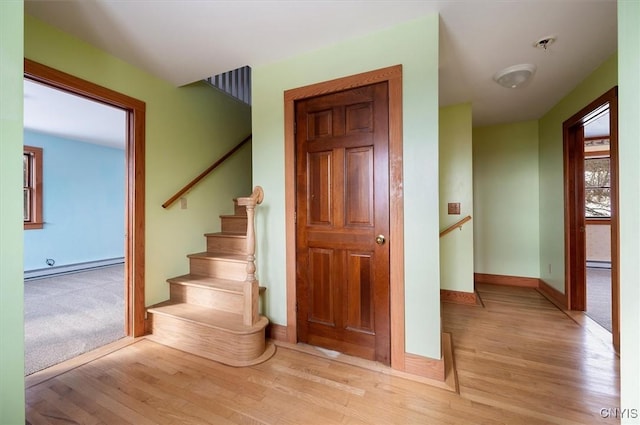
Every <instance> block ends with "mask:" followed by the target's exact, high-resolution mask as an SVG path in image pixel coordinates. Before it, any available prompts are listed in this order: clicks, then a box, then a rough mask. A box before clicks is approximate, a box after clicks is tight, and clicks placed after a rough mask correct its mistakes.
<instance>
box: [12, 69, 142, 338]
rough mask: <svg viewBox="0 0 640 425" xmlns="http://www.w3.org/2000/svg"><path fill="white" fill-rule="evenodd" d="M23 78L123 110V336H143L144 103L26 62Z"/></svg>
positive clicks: (55, 70)
mask: <svg viewBox="0 0 640 425" xmlns="http://www.w3.org/2000/svg"><path fill="white" fill-rule="evenodd" d="M24 76H25V78H28V79H30V80H33V81H37V82H39V83H42V84H45V85H47V86H50V87H53V88H56V89H59V90H63V91H66V92H68V93H72V94H76V95H78V96H82V97H85V98H87V99H90V100H94V101H96V102H100V103H104V104H107V105H110V106H114V107H116V108H119V109H123V110H124V111H125V112H126V114H127V138H126V142H125V158H126V159H125V160H126V165H125V170H126V177H125V181H126V194H125V210H126V211H125V232H126V236H125V333H126V335H127V336H134V337H137V336H142V335H144V333H145V323H144V322H145V321H144V318H145V299H144V286H145V285H144V260H145V258H144V251H145V245H144V229H145V218H144V194H145V181H144V156H145V110H146V105H145V103H144V102H142V101H140V100H137V99H134V98H132V97H129V96H126V95H124V94H121V93H118V92H116V91H113V90H111V89H108V88H105V87H102V86H99V85H97V84H94V83H92V82H89V81H86V80H83V79H81V78H78V77H75V76H73V75H70V74H67V73H65V72H62V71H58V70H57V69H54V68H50V67H48V66H46V65H42V64H40V63H38V62H34V61H32V60H29V59H25V60H24Z"/></svg>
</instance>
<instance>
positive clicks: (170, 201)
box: [162, 134, 251, 208]
mask: <svg viewBox="0 0 640 425" xmlns="http://www.w3.org/2000/svg"><path fill="white" fill-rule="evenodd" d="M249 140H251V134H250V135H248V136H247V137H246V138H245V139H244V140H243V141H242V142H240V143H238V144H237V145H236V146H234V147H233V149H231V150H230V151H229V152H227V153H225V154H224V155H222V156H221V157H220V159H218V160H217V161H216V162H214V163H213V164H212V165H211V166H210V167H209V168H207V169H206V170H204V171H203V172H202V173H200V174H199V175H198V177H196V178H195V179H193V180H191V181H190V182H189V183H187V184H186V185H185V187H183V188H182V189H180V190H179V191H178V192H177V193H176V194H175V195H173V196H172V197H171V198H169V199H167V200H166V201H165V203H164V204H162V208H168V207H169V206H170V205H171V204H173V203H174V202H175V201H177V200H178V199H179V198H180V197H181V196H182V195H184V194H185V193H187V192H188V191H189V190H191V188H192V187H193V186H195V185H196V184H198V182H199V181H200V180H202V179H203V178H205V177H206V176H207V174H209V173H210V172H212V171H213V170H215V169H216V168H217V167H218V166H219V165H220V164H222V163H223V162H224V161H226V160H227V158H229V157H230V156H231V155H233V154H234V153H236V151H238V150H239V149H240V148H241V147H242V146H243V145H244V144H245V143H247V142H248V141H249Z"/></svg>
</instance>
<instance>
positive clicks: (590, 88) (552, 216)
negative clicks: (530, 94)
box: [539, 54, 618, 293]
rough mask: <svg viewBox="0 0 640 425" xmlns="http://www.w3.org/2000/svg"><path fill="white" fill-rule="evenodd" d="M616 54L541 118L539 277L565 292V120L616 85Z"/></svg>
mask: <svg viewBox="0 0 640 425" xmlns="http://www.w3.org/2000/svg"><path fill="white" fill-rule="evenodd" d="M617 72H618V66H617V55H615V54H614V55H613V56H611V57H610V58H609V59H607V60H606V61H605V62H604V63H603V64H602V65H600V67H598V68H597V69H596V70H595V71H594V72H593V73H591V75H589V77H587V78H586V79H585V80H583V81H582V82H580V84H578V85H577V87H576V88H575V89H573V90H572V91H571V92H570V93H569V94H568V95H567V96H565V97H564V98H563V99H562V100H561V101H560V102H558V103H557V104H556V105H555V106H554V107H553V108H552V109H551V110H550V111H549V112H547V113H546V114H545V115H544V116H543V117H542V118H541V119H540V125H539V129H540V153H539V161H540V271H539V274H540V275H539V277H540V278H541V279H542V280H544V281H545V282H546V283H548V284H549V285H551V286H553V287H554V288H556V289H557V290H559V291H560V292H562V293H564V185H563V179H564V176H563V165H562V161H563V159H562V158H563V157H562V123H563V122H564V121H566V120H567V119H569V118H570V117H571V116H572V115H574V114H575V113H576V112H578V111H580V109H582V108H584V107H585V106H587V105H588V104H589V103H591V102H592V101H594V100H595V99H597V98H598V97H599V96H600V95H602V94H604V93H605V92H606V91H607V90H609V89H611V88H612V87H614V86H615V85H616V84H617V81H618V79H617Z"/></svg>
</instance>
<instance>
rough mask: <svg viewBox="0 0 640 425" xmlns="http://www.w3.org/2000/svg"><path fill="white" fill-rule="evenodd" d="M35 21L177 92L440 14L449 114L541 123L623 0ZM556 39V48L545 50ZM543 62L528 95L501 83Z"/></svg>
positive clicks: (169, 0) (34, 4) (125, 14)
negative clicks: (548, 39)
mask: <svg viewBox="0 0 640 425" xmlns="http://www.w3.org/2000/svg"><path fill="white" fill-rule="evenodd" d="M25 10H26V13H28V14H30V15H33V16H35V17H36V18H39V19H41V20H43V21H45V22H48V23H49V24H51V25H54V26H56V27H59V28H61V29H62V30H64V31H66V32H68V33H71V34H73V35H75V36H77V37H79V38H81V39H83V40H85V41H87V42H88V43H90V44H93V45H95V46H97V47H99V48H101V49H103V50H105V51H107V52H109V53H111V54H112V55H114V56H116V57H119V58H121V59H123V60H125V61H127V62H129V63H131V64H133V65H135V66H137V67H139V68H142V69H144V70H146V71H148V72H149V73H151V74H154V75H156V76H158V77H160V78H163V79H165V80H168V81H170V82H172V83H173V84H175V85H178V86H179V85H184V84H187V83H191V82H193V81H196V80H199V79H202V78H205V77H208V76H211V75H214V74H218V73H221V72H224V71H228V70H231V69H235V68H238V67H240V66H244V65H249V66H252V67H256V66H260V65H264V64H267V63H270V62H274V61H278V60H281V59H284V58H286V57H290V56H293V55H296V54H299V53H301V52H303V51H308V50H313V49H317V48H320V47H322V46H326V45H330V44H332V43H336V42H338V41H339V40H342V39H345V38H350V37H357V36H360V35H363V34H366V33H369V32H371V31H376V30H379V29H382V28H384V27H389V26H393V25H396V24H398V23H400V22H402V21H407V20H410V19H414V18H417V17H420V16H423V15H427V14H432V13H439V14H440V63H439V74H440V82H439V85H440V94H439V96H440V97H439V102H440V105H441V106H447V105H453V104H458V103H463V102H470V103H471V104H472V108H473V122H474V125H476V126H478V125H490V124H498V123H506V122H516V121H521V120H529V119H538V118H540V117H541V116H542V115H543V114H544V113H546V112H547V111H548V110H549V109H550V108H551V107H552V106H553V105H555V104H556V103H557V102H558V101H559V100H560V99H561V98H562V97H564V96H565V95H566V94H567V93H568V92H569V91H571V90H572V89H573V88H574V87H575V86H576V85H577V84H578V83H579V82H580V81H582V80H583V79H584V78H585V77H586V76H587V75H589V73H591V72H592V71H593V70H594V69H596V68H597V67H598V66H599V65H600V64H601V63H602V62H603V61H604V60H606V59H607V58H608V57H609V56H610V55H611V54H613V53H614V52H615V51H616V48H617V39H616V33H617V29H616V25H617V24H616V13H617V12H616V0H521V1H504V0H454V1H452V0H449V1H445V0H440V1H435V0H368V1H367V0H342V1H337V0H297V1H291V0H280V1H275V0H236V1H229V0H182V1H180V0H129V1H122V0H96V1H85V0H26V1H25ZM550 35H551V36H554V37H556V38H557V40H556V42H555V43H553V44H552V45H550V46H549V48H548V50H546V51H545V50H543V49H539V48H535V47H533V45H534V43H535V42H536V41H537V40H539V39H540V38H542V37H545V36H550ZM520 63H532V64H534V65H536V66H537V71H536V73H535V75H534V77H533V80H532V81H531V83H530V84H528V85H527V87H525V88H520V89H506V88H503V87H501V86H499V85H497V84H496V83H495V82H494V81H493V80H492V76H493V75H494V74H495V73H496V72H497V71H499V70H501V69H503V68H505V67H508V66H511V65H514V64H520Z"/></svg>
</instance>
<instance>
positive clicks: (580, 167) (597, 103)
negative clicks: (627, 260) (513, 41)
mask: <svg viewBox="0 0 640 425" xmlns="http://www.w3.org/2000/svg"><path fill="white" fill-rule="evenodd" d="M605 104H608V105H609V132H610V134H609V143H610V158H611V162H610V164H611V177H610V178H611V309H612V311H611V321H612V341H613V346H614V349H615V350H616V351H618V352H619V350H620V277H619V276H620V275H619V273H620V264H619V258H620V246H619V237H618V235H619V232H620V229H619V217H618V204H619V199H618V173H619V170H618V87H617V86H616V87H614V88H612V89H610V90H608V91H607V92H606V93H604V94H603V95H602V96H600V97H599V98H597V99H596V100H594V101H593V102H591V103H590V104H589V105H587V106H585V107H584V108H582V109H581V110H580V111H578V112H577V113H575V114H574V115H573V116H572V117H570V118H569V119H567V120H566V121H565V122H564V123H563V139H564V140H563V151H564V152H563V163H564V164H563V165H564V198H565V199H564V206H565V214H564V218H565V295H566V298H567V306H568V308H569V309H570V310H585V308H586V246H585V235H584V231H581V229H584V225H585V217H584V215H585V210H584V204H585V200H584V131H583V125H584V120H585V118H586V117H587V116H588V115H589V114H590V113H592V112H593V111H594V110H596V109H597V108H599V107H601V106H602V105H605Z"/></svg>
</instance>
